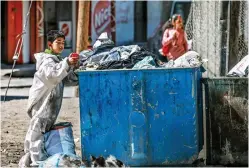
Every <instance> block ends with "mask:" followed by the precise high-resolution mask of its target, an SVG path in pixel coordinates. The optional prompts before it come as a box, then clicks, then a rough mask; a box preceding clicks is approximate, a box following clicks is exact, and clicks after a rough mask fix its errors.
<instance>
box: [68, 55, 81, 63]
mask: <svg viewBox="0 0 249 168" xmlns="http://www.w3.org/2000/svg"><path fill="white" fill-rule="evenodd" d="M78 61H79V54H77V53H71V54H70V55H69V57H68V63H69V65H77V63H78Z"/></svg>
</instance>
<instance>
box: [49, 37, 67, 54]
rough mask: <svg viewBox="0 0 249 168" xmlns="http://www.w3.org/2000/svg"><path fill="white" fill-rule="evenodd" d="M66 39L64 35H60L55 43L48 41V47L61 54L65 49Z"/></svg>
mask: <svg viewBox="0 0 249 168" xmlns="http://www.w3.org/2000/svg"><path fill="white" fill-rule="evenodd" d="M64 44H65V40H64V38H62V37H58V38H57V39H56V40H55V41H54V42H53V43H51V42H48V47H49V49H50V50H52V51H53V53H55V54H60V53H62V51H63V50H64Z"/></svg>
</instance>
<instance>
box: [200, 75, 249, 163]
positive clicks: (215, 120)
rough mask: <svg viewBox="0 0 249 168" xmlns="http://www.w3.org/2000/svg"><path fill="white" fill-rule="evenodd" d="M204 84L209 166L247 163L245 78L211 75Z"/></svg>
mask: <svg viewBox="0 0 249 168" xmlns="http://www.w3.org/2000/svg"><path fill="white" fill-rule="evenodd" d="M203 83H204V87H205V107H206V110H205V113H206V114H205V117H206V131H205V132H206V137H207V138H206V145H207V146H206V149H207V151H206V152H207V153H206V154H207V164H209V165H233V166H241V165H243V166H245V165H248V78H211V79H204V80H203Z"/></svg>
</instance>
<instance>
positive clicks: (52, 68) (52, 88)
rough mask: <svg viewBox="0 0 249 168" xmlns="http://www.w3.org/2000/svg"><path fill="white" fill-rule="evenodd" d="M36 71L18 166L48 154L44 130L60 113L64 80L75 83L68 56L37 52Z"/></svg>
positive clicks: (36, 163) (38, 159) (23, 165)
mask: <svg viewBox="0 0 249 168" xmlns="http://www.w3.org/2000/svg"><path fill="white" fill-rule="evenodd" d="M35 59H36V73H35V74H34V79H33V85H32V87H31V88H30V91H29V99H28V110H27V111H28V115H29V116H30V118H31V121H30V125H29V129H28V132H27V134H26V138H25V142H24V151H25V155H24V156H23V157H22V159H21V160H20V162H19V166H20V167H25V166H29V165H30V164H31V163H32V164H31V165H34V166H35V165H38V163H39V161H41V160H45V159H46V158H47V157H48V156H47V155H46V152H45V151H44V142H43V138H44V137H43V134H44V133H45V132H47V131H49V130H50V128H51V127H52V126H53V125H54V123H55V121H56V119H57V116H58V114H59V111H60V108H61V103H62V98H63V89H64V83H65V82H71V83H74V84H77V83H78V79H77V76H76V75H75V74H74V72H73V70H72V68H70V66H69V65H68V62H67V58H65V59H64V60H62V61H60V59H59V58H58V57H57V56H55V55H52V54H47V53H37V54H35Z"/></svg>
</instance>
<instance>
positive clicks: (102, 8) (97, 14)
mask: <svg viewBox="0 0 249 168" xmlns="http://www.w3.org/2000/svg"><path fill="white" fill-rule="evenodd" d="M93 11H94V12H93V26H94V29H95V32H96V34H97V36H99V35H100V34H101V33H103V32H107V33H108V34H109V33H110V32H111V2H110V1H98V2H96V5H95V8H94V10H93Z"/></svg>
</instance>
